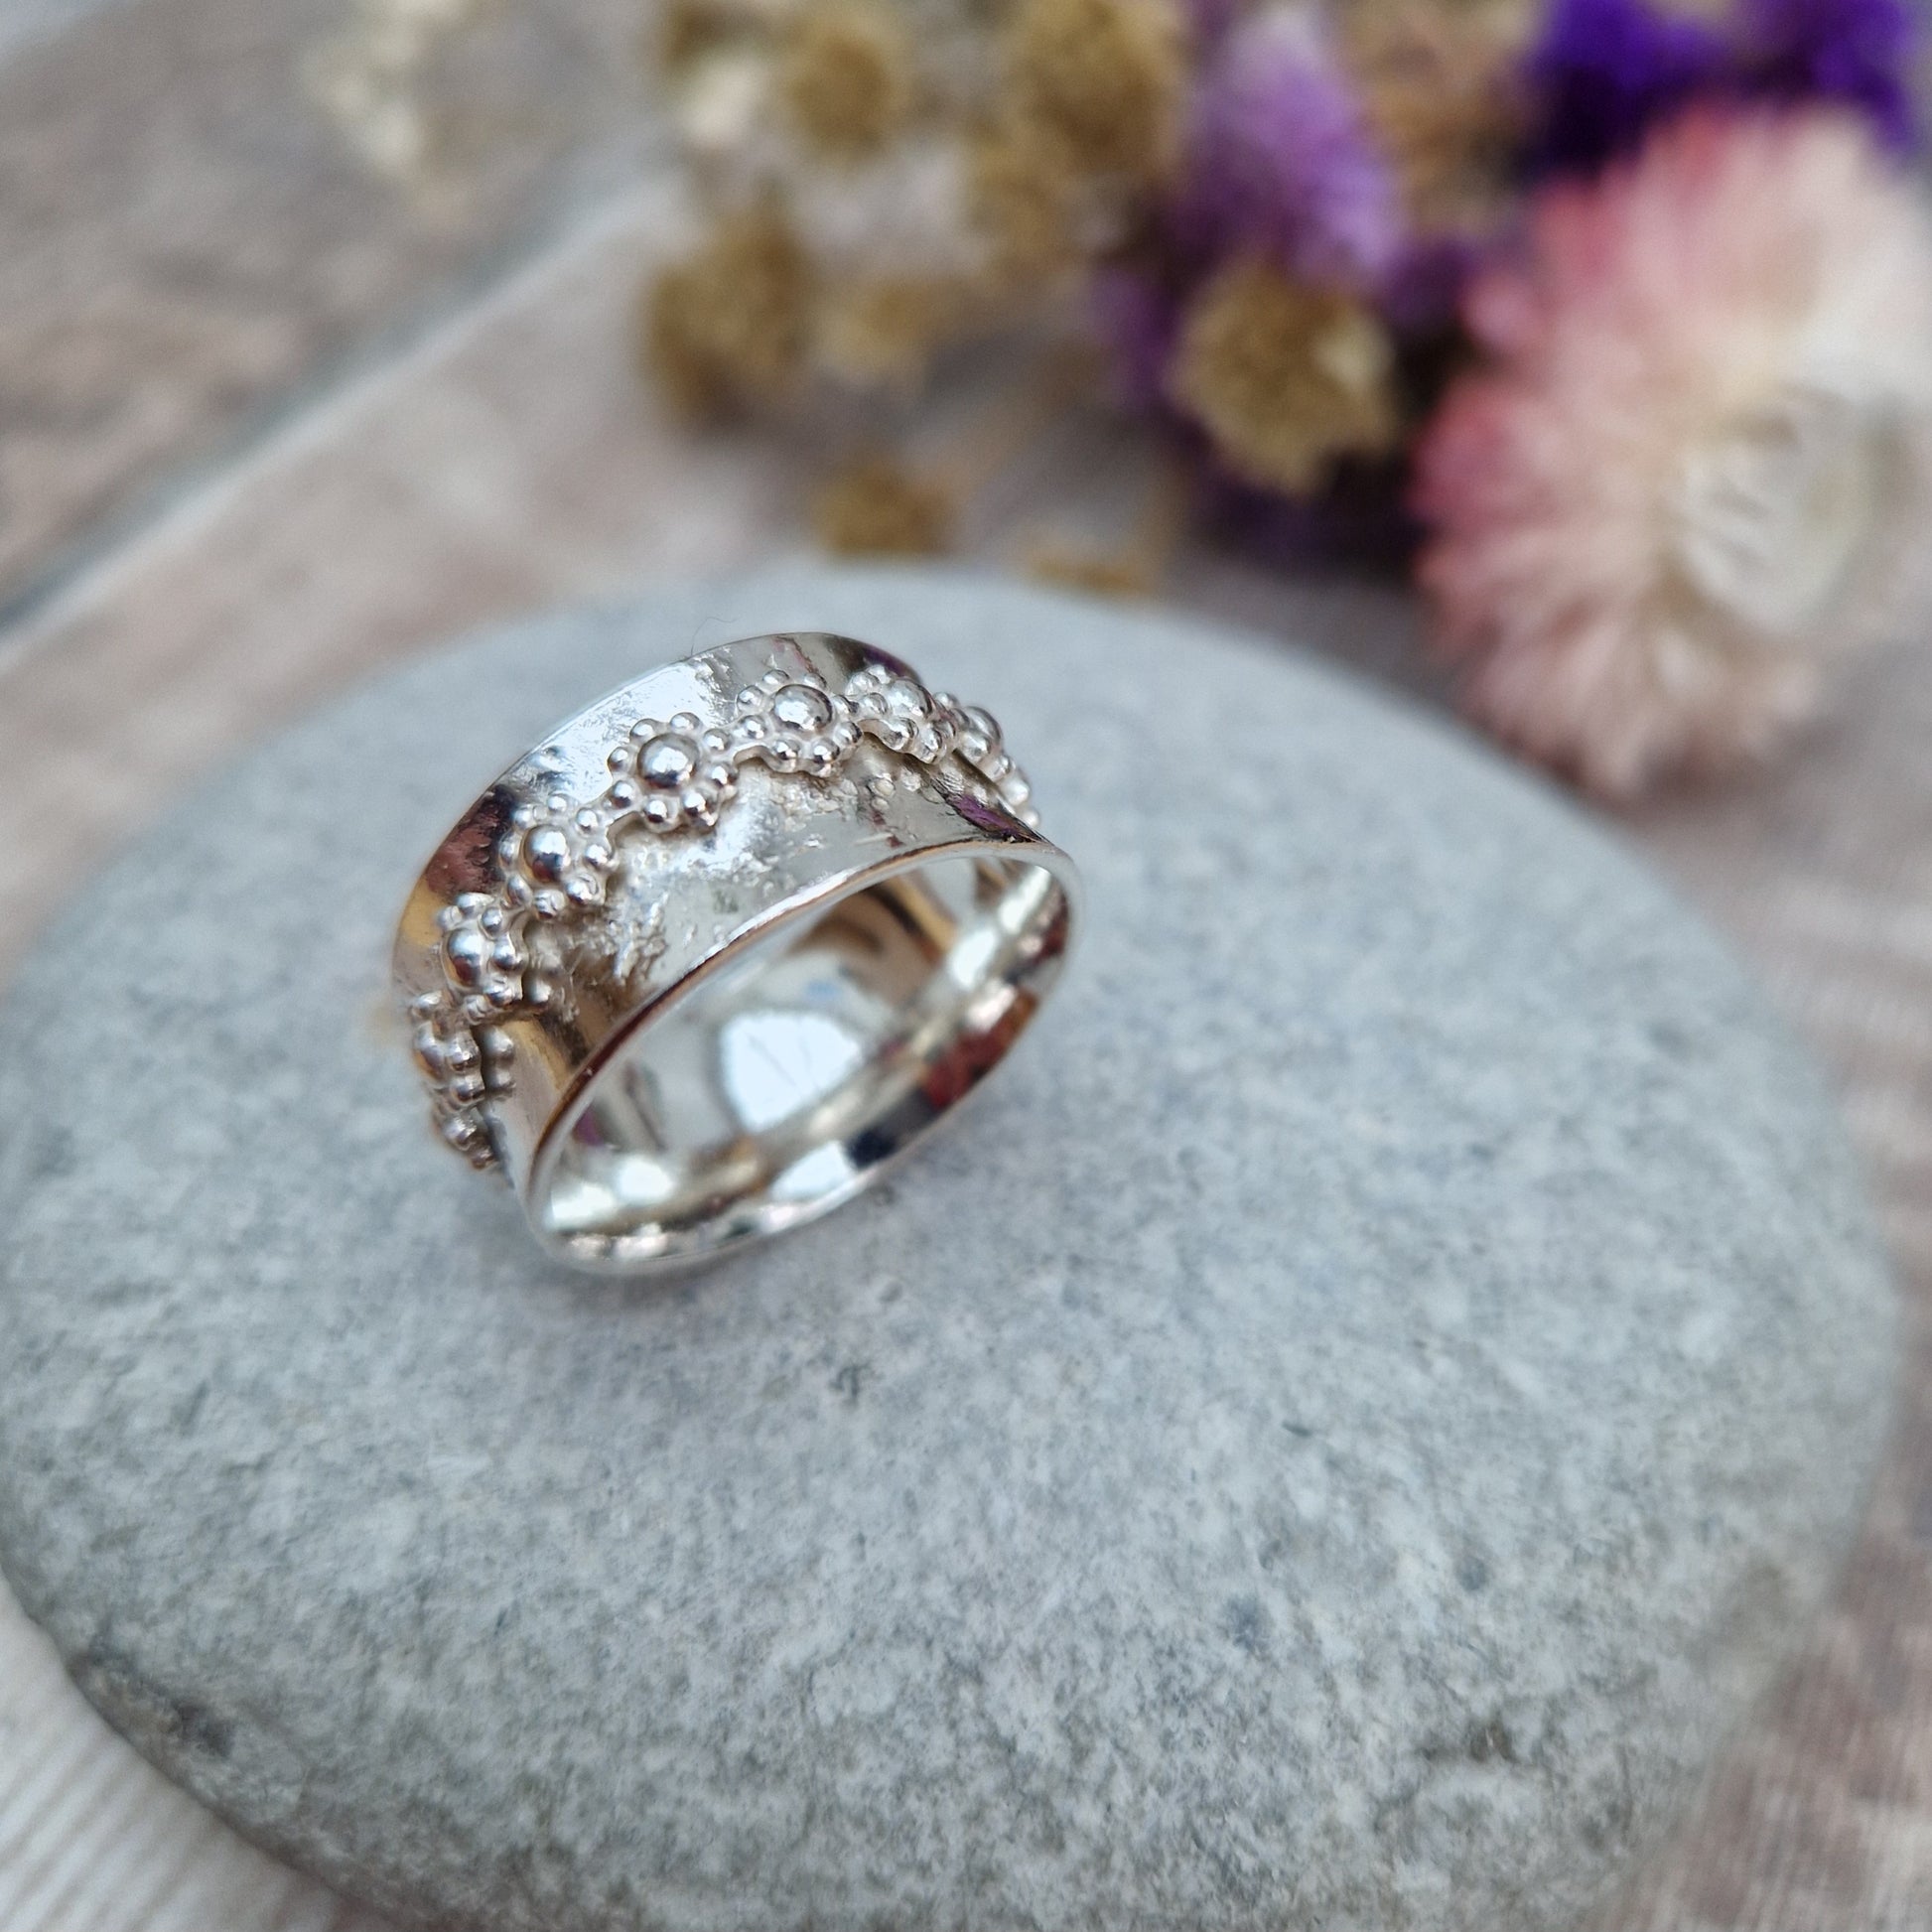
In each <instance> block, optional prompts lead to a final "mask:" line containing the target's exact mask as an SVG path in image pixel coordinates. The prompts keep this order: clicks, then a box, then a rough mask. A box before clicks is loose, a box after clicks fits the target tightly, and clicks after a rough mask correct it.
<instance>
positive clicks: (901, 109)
mask: <svg viewBox="0 0 1932 1932" xmlns="http://www.w3.org/2000/svg"><path fill="white" fill-rule="evenodd" d="M778 91H779V96H780V98H781V99H782V100H783V102H784V104H785V108H786V110H787V112H788V114H789V115H790V119H791V123H792V126H793V128H794V129H795V130H796V132H797V135H798V138H799V140H800V141H801V142H802V143H803V144H804V145H805V147H806V148H807V149H808V150H809V151H811V152H813V153H816V154H818V155H820V156H822V157H824V158H825V159H827V160H831V161H859V160H863V159H865V158H866V157H867V156H869V155H875V154H877V153H879V152H880V150H881V149H883V148H885V147H887V146H888V145H889V144H890V143H891V142H892V141H893V139H894V137H895V136H897V134H898V133H899V132H900V131H901V130H902V129H903V128H904V126H905V125H906V123H907V121H908V120H910V118H911V115H912V110H913V105H914V102H915V100H916V96H917V88H916V85H915V75H914V69H913V59H912V46H911V42H910V40H909V39H908V37H907V35H906V31H905V27H904V23H903V22H902V21H900V20H899V19H898V18H897V16H896V15H894V14H893V13H891V12H889V11H888V10H887V9H886V8H885V7H882V6H874V5H868V4H866V3H865V0H829V3H828V4H824V5H819V6H814V7H812V8H810V9H809V10H808V11H806V12H805V13H804V14H802V15H800V16H799V19H798V21H797V24H796V25H795V27H794V28H793V30H792V33H791V37H790V41H789V44H788V45H787V47H786V48H785V51H784V57H783V60H782V62H781V64H780V67H779V72H778Z"/></svg>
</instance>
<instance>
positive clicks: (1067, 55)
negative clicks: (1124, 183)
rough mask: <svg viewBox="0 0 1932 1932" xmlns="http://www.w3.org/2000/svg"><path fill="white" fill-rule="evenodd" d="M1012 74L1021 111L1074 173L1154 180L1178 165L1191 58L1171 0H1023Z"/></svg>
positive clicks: (1011, 36) (1012, 46)
mask: <svg viewBox="0 0 1932 1932" xmlns="http://www.w3.org/2000/svg"><path fill="white" fill-rule="evenodd" d="M1006 75H1007V84H1008V88H1009V94H1010V99H1011V102H1012V105H1013V110H1014V112H1015V114H1016V115H1017V116H1018V117H1019V119H1020V121H1021V122H1022V123H1023V124H1024V125H1025V126H1027V127H1029V128H1030V129H1032V130H1033V131H1034V132H1035V134H1036V135H1037V136H1038V137H1040V138H1042V139H1045V140H1048V141H1051V142H1053V143H1055V144H1056V145H1057V146H1058V147H1059V148H1060V150H1061V151H1062V152H1063V153H1064V154H1065V156H1066V157H1067V161H1068V164H1069V166H1070V167H1071V168H1072V169H1073V171H1074V172H1075V173H1077V174H1080V175H1084V176H1113V177H1120V178H1124V179H1127V180H1130V181H1135V182H1154V181H1159V180H1161V179H1163V178H1164V177H1166V176H1167V175H1168V173H1169V172H1170V171H1171V170H1172V169H1173V164H1174V161H1175V159H1176V156H1177V154H1178V151H1179V145H1180V126H1181V104H1182V89H1183V86H1184V83H1185V79H1186V62H1185V36H1184V34H1183V33H1182V30H1181V24H1180V19H1179V16H1178V15H1177V13H1176V12H1175V11H1174V9H1173V7H1172V6H1170V5H1169V4H1167V0H1022V4H1021V7H1020V10H1019V12H1018V14H1017V15H1016V16H1015V17H1014V20H1013V23H1012V26H1011V27H1010V29H1009V30H1008V37H1007V45H1006Z"/></svg>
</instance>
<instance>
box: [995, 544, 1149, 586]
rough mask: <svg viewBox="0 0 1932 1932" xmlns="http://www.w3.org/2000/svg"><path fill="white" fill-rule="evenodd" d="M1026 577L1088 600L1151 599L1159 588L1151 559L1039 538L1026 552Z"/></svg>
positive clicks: (1128, 553)
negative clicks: (1084, 596) (1082, 593)
mask: <svg viewBox="0 0 1932 1932" xmlns="http://www.w3.org/2000/svg"><path fill="white" fill-rule="evenodd" d="M1027 574H1028V576H1030V577H1034V578H1037V579H1038V581H1039V582H1040V583H1042V584H1056V585H1058V586H1060V587H1061V588H1062V589H1064V590H1069V591H1085V592H1086V593H1087V594H1088V595H1089V596H1091V597H1119V598H1135V597H1152V596H1154V595H1155V593H1156V592H1157V591H1158V590H1159V589H1160V588H1161V570H1160V565H1159V563H1158V562H1157V561H1156V560H1155V559H1153V558H1151V557H1144V556H1141V555H1138V554H1136V553H1134V552H1131V551H1125V550H1099V549H1091V548H1088V547H1086V546H1084V545H1081V544H1072V543H1064V542H1060V541H1057V540H1053V539H1042V540H1041V541H1039V542H1038V543H1035V544H1034V545H1033V546H1032V547H1031V548H1030V549H1029V550H1028V552H1027Z"/></svg>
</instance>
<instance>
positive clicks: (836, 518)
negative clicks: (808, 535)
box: [812, 450, 958, 557]
mask: <svg viewBox="0 0 1932 1932" xmlns="http://www.w3.org/2000/svg"><path fill="white" fill-rule="evenodd" d="M957 512H958V505H957V504H956V503H955V501H954V500H953V493H952V491H951V490H949V489H947V488H946V487H945V485H944V484H943V483H938V482H936V481H934V480H933V479H932V478H929V477H921V476H919V475H918V474H917V473H916V472H914V471H913V470H911V469H909V468H908V467H907V466H906V465H905V464H903V463H901V462H900V461H899V459H898V458H897V457H896V456H892V455H890V454H888V453H887V452H885V451H879V450H875V451H870V452H868V453H867V454H866V455H864V456H861V457H858V458H856V459H855V460H854V461H853V462H851V463H849V464H847V465H846V466H845V468H844V469H842V470H840V471H838V472H837V473H836V474H835V475H834V476H832V477H831V478H830V479H829V480H828V481H827V482H826V483H825V484H824V485H823V486H822V487H821V488H820V490H819V492H818V494H817V496H816V498H815V499H814V500H813V503H812V525H813V527H814V528H815V529H816V530H817V532H818V540H819V541H820V542H821V543H822V544H824V546H825V547H826V549H828V550H830V551H832V552H834V553H835V554H836V555H839V556H844V557H859V556H901V557H930V556H937V555H938V554H939V553H941V552H942V551H945V550H947V549H949V548H950V547H951V544H952V529H953V522H954V519H955V517H956V515H957Z"/></svg>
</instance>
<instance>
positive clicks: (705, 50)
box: [645, 0, 771, 73]
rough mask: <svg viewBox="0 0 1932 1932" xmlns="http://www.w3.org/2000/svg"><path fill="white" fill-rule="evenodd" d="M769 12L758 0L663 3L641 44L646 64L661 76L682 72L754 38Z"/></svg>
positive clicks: (763, 25) (673, 0)
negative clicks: (644, 52)
mask: <svg viewBox="0 0 1932 1932" xmlns="http://www.w3.org/2000/svg"><path fill="white" fill-rule="evenodd" d="M770 13H771V8H770V6H769V5H768V4H761V3H760V0H665V4H664V5H663V6H661V7H660V8H658V9H657V10H656V12H655V14H654V15H653V18H652V20H651V23H650V29H649V35H648V39H647V40H646V42H645V49H646V55H647V58H648V61H649V65H650V66H652V67H654V68H655V69H657V70H658V71H659V72H661V73H679V72H682V71H684V70H686V69H690V68H692V67H695V66H696V65H697V64H698V63H699V62H700V61H703V60H706V59H708V58H709V57H710V56H712V55H715V54H718V53H720V52H722V51H724V50H725V49H727V48H732V47H736V46H739V45H740V44H742V43H745V42H747V41H751V40H754V39H756V38H758V37H759V34H760V32H761V30H762V29H763V28H764V27H765V26H766V25H767V22H768V17H769V15H770Z"/></svg>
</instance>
